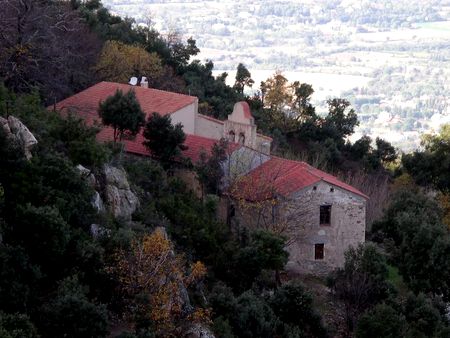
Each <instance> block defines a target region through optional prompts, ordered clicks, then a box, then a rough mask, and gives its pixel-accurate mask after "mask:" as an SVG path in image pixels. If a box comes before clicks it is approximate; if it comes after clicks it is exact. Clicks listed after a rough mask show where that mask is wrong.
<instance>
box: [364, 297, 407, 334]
mask: <svg viewBox="0 0 450 338" xmlns="http://www.w3.org/2000/svg"><path fill="white" fill-rule="evenodd" d="M404 321H405V318H404V316H403V315H402V314H401V313H398V311H397V310H395V309H394V308H393V307H391V306H389V305H386V304H379V305H377V306H375V307H374V308H373V309H372V310H371V311H369V312H367V313H365V314H364V315H362V316H361V318H360V319H359V322H358V327H357V329H356V337H358V338H396V337H404Z"/></svg>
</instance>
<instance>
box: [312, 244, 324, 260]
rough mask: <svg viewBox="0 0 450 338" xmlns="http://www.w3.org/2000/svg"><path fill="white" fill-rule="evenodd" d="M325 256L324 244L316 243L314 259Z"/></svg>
mask: <svg viewBox="0 0 450 338" xmlns="http://www.w3.org/2000/svg"><path fill="white" fill-rule="evenodd" d="M323 257H324V244H315V245H314V259H316V260H318V259H323Z"/></svg>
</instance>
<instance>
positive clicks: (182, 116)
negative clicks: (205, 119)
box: [170, 100, 198, 134]
mask: <svg viewBox="0 0 450 338" xmlns="http://www.w3.org/2000/svg"><path fill="white" fill-rule="evenodd" d="M197 110H198V100H195V102H193V103H191V104H190V105H188V106H185V107H183V108H181V109H180V110H177V111H176V112H174V113H172V114H171V115H170V117H171V118H172V124H177V123H181V124H182V125H183V131H184V132H185V133H186V134H195V130H196V128H195V124H196V120H197V119H196V116H197Z"/></svg>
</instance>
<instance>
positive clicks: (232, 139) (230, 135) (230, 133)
mask: <svg viewBox="0 0 450 338" xmlns="http://www.w3.org/2000/svg"><path fill="white" fill-rule="evenodd" d="M235 136H236V135H235V134H234V131H232V130H231V131H230V132H229V133H228V140H229V141H230V142H233V143H234V141H235Z"/></svg>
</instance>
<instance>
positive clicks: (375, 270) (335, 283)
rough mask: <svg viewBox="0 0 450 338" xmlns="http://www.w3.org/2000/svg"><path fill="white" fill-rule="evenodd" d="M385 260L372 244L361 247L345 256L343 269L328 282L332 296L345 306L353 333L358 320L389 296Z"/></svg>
mask: <svg viewBox="0 0 450 338" xmlns="http://www.w3.org/2000/svg"><path fill="white" fill-rule="evenodd" d="M387 275H388V270H387V265H386V261H385V258H384V257H383V256H382V255H381V254H380V253H379V252H378V250H377V249H376V247H375V246H374V245H373V244H366V245H359V246H358V247H357V248H349V249H348V250H347V251H346V252H345V264H344V267H343V268H340V269H337V270H336V271H334V272H333V273H332V274H331V275H330V276H329V279H328V283H329V286H330V287H331V290H332V295H333V297H335V298H336V299H338V300H340V301H341V302H343V304H344V313H343V314H342V315H343V316H344V318H345V324H346V327H347V330H348V331H349V332H353V331H354V329H355V327H356V323H357V322H358V318H359V316H360V315H361V314H362V313H363V312H364V311H366V310H368V309H370V308H371V307H373V306H374V305H375V304H377V303H379V302H381V301H383V300H384V299H386V298H387V297H388V296H389V293H390V290H389V289H390V287H389V284H388V283H387V282H386V279H387Z"/></svg>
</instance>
